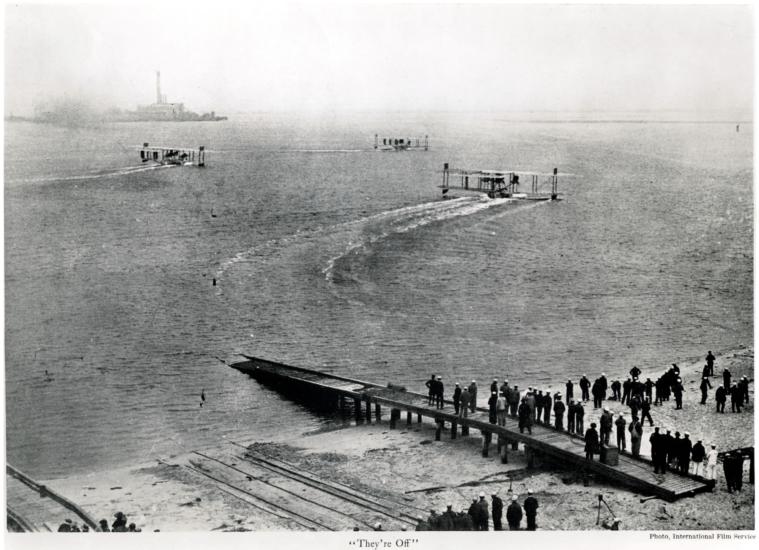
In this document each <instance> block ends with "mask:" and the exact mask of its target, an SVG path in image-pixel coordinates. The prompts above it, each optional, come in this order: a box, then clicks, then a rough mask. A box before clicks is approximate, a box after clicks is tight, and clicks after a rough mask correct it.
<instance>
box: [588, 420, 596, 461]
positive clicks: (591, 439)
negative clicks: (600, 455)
mask: <svg viewBox="0 0 759 550" xmlns="http://www.w3.org/2000/svg"><path fill="white" fill-rule="evenodd" d="M597 452H598V432H597V431H596V423H595V422H593V423H591V425H590V428H588V431H587V432H585V458H586V459H587V460H593V455H594V454H596V453H597Z"/></svg>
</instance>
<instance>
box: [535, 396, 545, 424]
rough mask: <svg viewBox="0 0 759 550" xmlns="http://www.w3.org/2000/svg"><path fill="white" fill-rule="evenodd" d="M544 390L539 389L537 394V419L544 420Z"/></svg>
mask: <svg viewBox="0 0 759 550" xmlns="http://www.w3.org/2000/svg"><path fill="white" fill-rule="evenodd" d="M543 407H544V402H543V390H538V394H537V395H536V396H535V420H537V421H538V422H543Z"/></svg>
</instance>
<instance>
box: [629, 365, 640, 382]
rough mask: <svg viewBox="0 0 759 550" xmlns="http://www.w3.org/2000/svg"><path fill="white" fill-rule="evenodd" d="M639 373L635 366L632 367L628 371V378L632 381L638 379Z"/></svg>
mask: <svg viewBox="0 0 759 550" xmlns="http://www.w3.org/2000/svg"><path fill="white" fill-rule="evenodd" d="M640 372H641V370H640V369H639V368H638V367H637V365H636V366H634V367H633V368H631V369H630V376H631V377H632V378H633V379H635V378H638V377H639V376H640Z"/></svg>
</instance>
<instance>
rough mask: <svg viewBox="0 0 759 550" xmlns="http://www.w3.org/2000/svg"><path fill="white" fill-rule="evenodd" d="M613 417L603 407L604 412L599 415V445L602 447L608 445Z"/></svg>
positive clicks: (607, 409)
mask: <svg viewBox="0 0 759 550" xmlns="http://www.w3.org/2000/svg"><path fill="white" fill-rule="evenodd" d="M613 418H614V417H613V415H612V414H611V411H610V410H609V408H608V407H604V412H602V413H601V419H600V424H601V443H602V444H603V445H606V446H608V445H609V437H610V436H611V427H612V426H613V425H614V421H613Z"/></svg>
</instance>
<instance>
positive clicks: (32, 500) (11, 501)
mask: <svg viewBox="0 0 759 550" xmlns="http://www.w3.org/2000/svg"><path fill="white" fill-rule="evenodd" d="M5 487H6V497H7V498H6V504H7V506H6V508H7V520H8V524H9V525H10V526H12V528H13V529H14V530H15V531H23V532H43V533H45V532H53V531H57V530H58V526H59V525H60V524H61V523H63V522H64V521H66V520H67V519H73V520H74V521H76V522H77V523H79V524H82V525H85V524H86V525H88V526H89V527H90V529H91V530H93V531H98V530H99V527H98V524H97V522H96V521H95V519H94V518H93V517H92V516H90V515H89V514H87V512H85V511H84V510H83V509H82V508H80V507H79V506H77V505H76V504H74V503H73V502H71V501H70V500H68V499H67V498H65V497H63V496H62V495H59V494H58V493H56V492H55V491H53V490H52V489H50V488H49V487H46V486H45V485H40V484H39V483H38V482H36V481H35V480H34V479H32V478H31V477H29V476H28V475H26V474H25V473H23V472H21V471H20V470H18V469H16V468H14V467H13V466H11V465H10V464H6V467H5Z"/></svg>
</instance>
